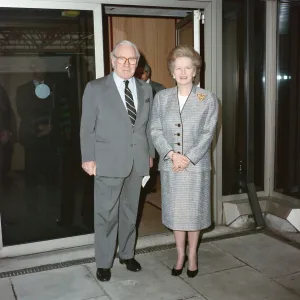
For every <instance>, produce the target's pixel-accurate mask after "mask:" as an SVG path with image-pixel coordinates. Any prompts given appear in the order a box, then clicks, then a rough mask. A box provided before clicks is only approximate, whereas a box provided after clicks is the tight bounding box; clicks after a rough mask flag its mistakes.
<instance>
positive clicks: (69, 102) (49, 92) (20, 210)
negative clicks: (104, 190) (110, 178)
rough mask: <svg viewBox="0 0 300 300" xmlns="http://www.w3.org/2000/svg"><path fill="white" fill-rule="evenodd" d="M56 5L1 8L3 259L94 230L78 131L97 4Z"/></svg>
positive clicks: (90, 73)
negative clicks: (12, 251) (11, 251)
mask: <svg viewBox="0 0 300 300" xmlns="http://www.w3.org/2000/svg"><path fill="white" fill-rule="evenodd" d="M28 5H29V6H30V3H29V4H28ZM53 6H55V9H54V8H53V9H44V8H12V7H7V8H4V7H2V8H0V16H1V17H0V18H1V23H0V53H1V55H0V66H1V68H0V212H1V227H2V231H1V234H2V236H1V243H2V245H0V246H1V247H0V256H3V255H1V254H2V253H1V252H2V251H1V248H2V247H4V248H3V251H4V252H5V249H8V248H11V247H14V246H17V245H21V244H22V245H24V244H30V243H33V242H42V241H50V240H53V241H55V240H57V239H62V238H64V239H71V240H72V239H73V238H74V237H75V236H78V235H86V234H90V233H93V223H92V220H93V217H92V215H91V211H92V210H91V207H92V206H93V185H92V182H91V178H89V177H88V176H86V175H85V174H84V173H83V172H82V171H81V163H80V161H81V154H80V144H79V134H78V132H79V124H80V114H81V98H82V94H83V90H84V87H85V85H86V83H87V82H88V81H90V80H93V79H95V78H96V57H95V45H96V42H97V40H96V39H95V34H94V33H95V28H94V23H95V22H94V21H95V20H94V10H95V9H97V6H96V5H86V4H85V6H83V5H82V4H80V3H78V4H74V7H73V10H69V9H68V8H67V9H66V8H65V7H64V4H62V5H59V3H55V5H54V4H53ZM60 6H61V8H59V7H60ZM98 6H99V5H98ZM48 8H50V7H48ZM98 9H99V8H98ZM98 18H100V23H101V6H100V14H99V15H98V16H97V19H98ZM100 54H101V51H100ZM97 59H98V61H99V57H98V58H97ZM99 69H101V68H98V70H97V72H98V74H97V75H98V76H99V75H100V73H101V72H100V70H99ZM71 244H72V243H71Z"/></svg>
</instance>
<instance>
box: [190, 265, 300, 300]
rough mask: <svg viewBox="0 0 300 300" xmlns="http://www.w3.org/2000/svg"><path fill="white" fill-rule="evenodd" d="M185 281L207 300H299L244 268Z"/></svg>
mask: <svg viewBox="0 0 300 300" xmlns="http://www.w3.org/2000/svg"><path fill="white" fill-rule="evenodd" d="M186 281H187V282H188V283H189V284H190V285H191V286H193V287H194V288H195V289H196V290H198V291H199V293H201V294H202V295H203V296H204V297H205V298H207V299H209V300H220V299H222V300H262V299H270V300H299V299H300V298H299V296H297V295H296V294H294V293H292V292H291V291H289V290H287V289H285V288H284V287H282V286H281V285H279V284H278V283H276V282H274V281H272V280H271V279H269V278H268V277H267V276H266V275H263V274H261V273H259V272H258V271H255V270H253V269H252V268H250V267H248V266H245V267H241V268H236V269H231V270H226V271H221V272H217V273H214V274H208V275H202V276H197V277H195V278H192V279H190V278H189V279H186Z"/></svg>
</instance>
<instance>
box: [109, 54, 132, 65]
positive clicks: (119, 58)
mask: <svg viewBox="0 0 300 300" xmlns="http://www.w3.org/2000/svg"><path fill="white" fill-rule="evenodd" d="M114 57H115V58H116V60H117V62H118V63H119V64H126V62H127V61H128V63H129V64H130V65H135V64H136V63H137V58H136V57H129V58H126V57H124V56H115V55H114Z"/></svg>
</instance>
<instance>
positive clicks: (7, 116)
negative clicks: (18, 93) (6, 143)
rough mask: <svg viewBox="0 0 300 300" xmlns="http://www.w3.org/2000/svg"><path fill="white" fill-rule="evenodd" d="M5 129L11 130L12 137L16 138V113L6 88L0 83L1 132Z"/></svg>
mask: <svg viewBox="0 0 300 300" xmlns="http://www.w3.org/2000/svg"><path fill="white" fill-rule="evenodd" d="M3 130H9V131H10V132H11V133H12V138H15V135H16V131H17V129H16V119H15V114H14V112H13V110H12V108H11V105H10V101H9V98H8V95H7V93H6V91H5V89H4V88H3V87H2V86H1V85H0V133H1V131H3Z"/></svg>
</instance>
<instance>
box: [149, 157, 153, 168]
mask: <svg viewBox="0 0 300 300" xmlns="http://www.w3.org/2000/svg"><path fill="white" fill-rule="evenodd" d="M149 166H150V168H152V167H153V157H149Z"/></svg>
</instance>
